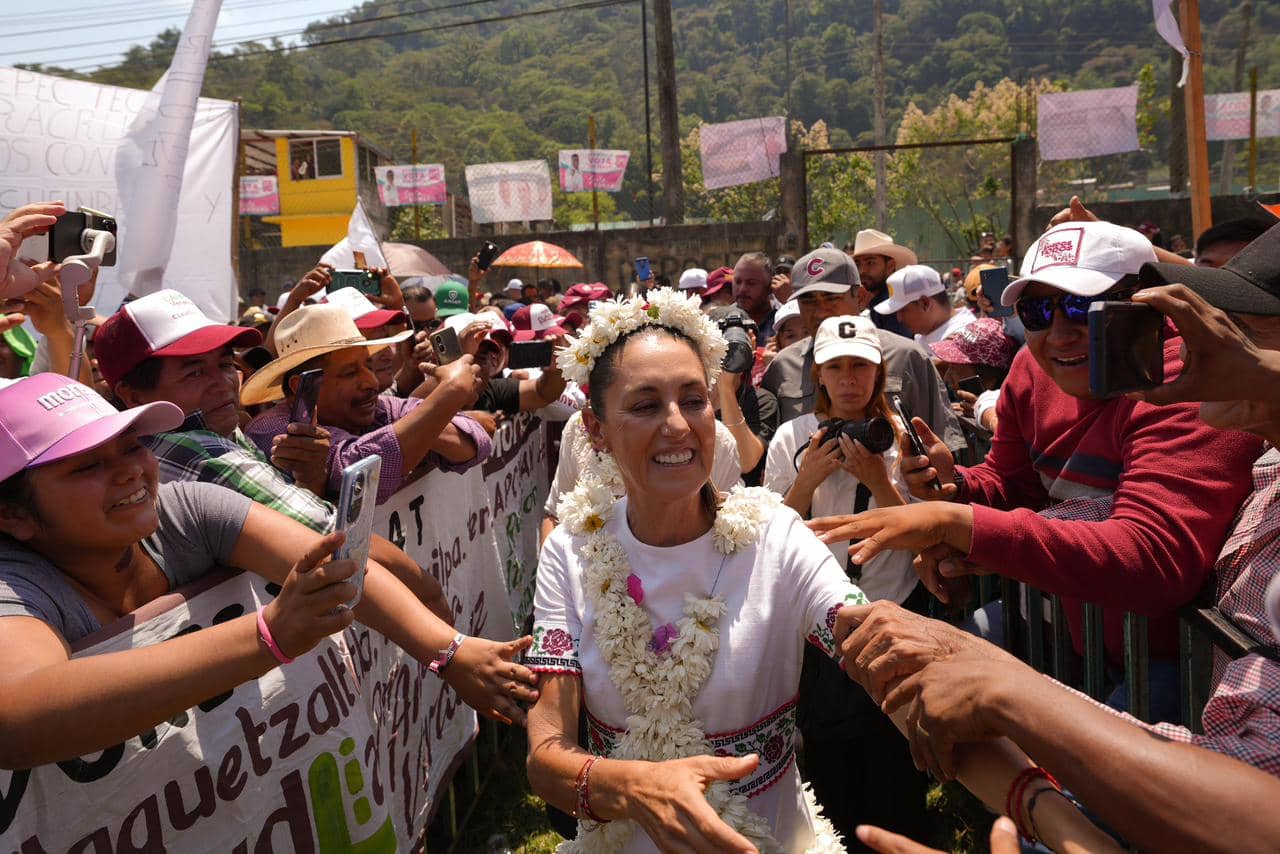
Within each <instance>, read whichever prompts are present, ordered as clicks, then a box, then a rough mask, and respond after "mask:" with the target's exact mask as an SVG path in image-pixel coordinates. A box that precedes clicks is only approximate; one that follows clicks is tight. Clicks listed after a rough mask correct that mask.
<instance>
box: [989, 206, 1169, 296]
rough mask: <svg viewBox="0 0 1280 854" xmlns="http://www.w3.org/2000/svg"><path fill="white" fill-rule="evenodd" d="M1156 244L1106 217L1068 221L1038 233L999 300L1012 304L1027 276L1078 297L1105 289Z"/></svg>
mask: <svg viewBox="0 0 1280 854" xmlns="http://www.w3.org/2000/svg"><path fill="white" fill-rule="evenodd" d="M1156 260H1157V259H1156V250H1155V248H1154V247H1153V246H1152V245H1151V241H1150V240H1148V239H1147V238H1146V237H1144V236H1143V235H1142V233H1141V232H1138V231H1135V230H1134V229H1132V228H1125V227H1124V226H1121V225H1115V224H1114V223H1110V222H1068V223H1063V224H1062V225H1059V226H1057V227H1056V228H1051V229H1049V230H1048V231H1046V232H1045V233H1044V235H1043V236H1041V238H1040V239H1039V240H1037V241H1036V244H1035V246H1033V247H1032V248H1031V251H1030V252H1028V253H1027V255H1026V257H1025V258H1023V259H1022V269H1021V270H1020V271H1019V277H1018V278H1017V279H1016V280H1014V281H1013V282H1010V283H1009V286H1008V287H1007V288H1005V289H1004V293H1003V294H1002V295H1001V297H1000V303H1001V304H1002V305H1013V304H1014V303H1016V302H1017V301H1018V297H1020V296H1022V291H1023V289H1024V288H1026V286H1027V285H1029V284H1031V283H1032V282H1041V283H1042V284H1046V285H1048V286H1050V287H1052V288H1057V289H1058V290H1061V291H1066V292H1067V293H1069V294H1075V295H1076V296H1082V297H1094V296H1097V295H1098V294H1100V293H1102V292H1103V291H1107V290H1110V289H1111V288H1112V287H1114V286H1115V284H1116V282H1118V281H1120V280H1121V279H1122V278H1124V277H1125V276H1127V275H1130V274H1134V275H1136V274H1137V272H1138V270H1140V269H1141V268H1142V265H1143V264H1147V263H1155V261H1156Z"/></svg>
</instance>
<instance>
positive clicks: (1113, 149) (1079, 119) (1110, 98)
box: [1037, 86, 1138, 160]
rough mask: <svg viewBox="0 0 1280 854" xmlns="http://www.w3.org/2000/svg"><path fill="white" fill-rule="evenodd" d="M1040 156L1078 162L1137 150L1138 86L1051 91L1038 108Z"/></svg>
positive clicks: (1041, 100)
mask: <svg viewBox="0 0 1280 854" xmlns="http://www.w3.org/2000/svg"><path fill="white" fill-rule="evenodd" d="M1038 112H1039V115H1038V118H1037V122H1038V128H1037V132H1038V135H1039V138H1040V157H1041V159H1043V160H1077V159H1079V158H1083V157H1101V156H1103V155H1105V154H1122V153H1124V152H1126V151H1137V150H1138V87H1137V86H1121V87H1118V88H1115V89H1086V90H1084V91H1083V92H1050V93H1047V94H1044V95H1041V96H1040V101H1039V107H1038Z"/></svg>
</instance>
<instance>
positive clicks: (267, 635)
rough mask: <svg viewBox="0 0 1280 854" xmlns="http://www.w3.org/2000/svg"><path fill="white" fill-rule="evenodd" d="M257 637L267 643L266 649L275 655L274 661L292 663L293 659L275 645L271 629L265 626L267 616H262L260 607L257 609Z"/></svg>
mask: <svg viewBox="0 0 1280 854" xmlns="http://www.w3.org/2000/svg"><path fill="white" fill-rule="evenodd" d="M258 639H259V640H261V641H262V642H263V643H265V644H266V645H267V649H269V650H271V654H272V655H274V656H275V657H276V661H278V662H280V663H281V664H293V659H292V658H290V657H289V656H287V655H285V654H284V651H283V650H281V649H280V647H278V646H276V641H275V638H273V637H271V629H270V628H269V627H268V626H267V618H266V617H264V616H262V609H261V608H259V609H258Z"/></svg>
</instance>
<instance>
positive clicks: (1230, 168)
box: [1219, 0, 1253, 196]
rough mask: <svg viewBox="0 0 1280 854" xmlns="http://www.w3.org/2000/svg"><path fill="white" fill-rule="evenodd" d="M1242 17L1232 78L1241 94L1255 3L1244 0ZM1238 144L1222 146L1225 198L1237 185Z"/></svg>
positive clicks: (1233, 90) (1232, 87)
mask: <svg viewBox="0 0 1280 854" xmlns="http://www.w3.org/2000/svg"><path fill="white" fill-rule="evenodd" d="M1240 16H1241V17H1242V18H1243V19H1244V20H1243V21H1242V22H1241V24H1240V44H1239V45H1237V46H1236V67H1235V73H1234V74H1233V76H1232V78H1231V79H1232V84H1231V91H1232V92H1239V91H1240V89H1241V87H1242V86H1244V61H1245V54H1247V53H1248V52H1249V25H1250V23H1251V20H1252V18H1253V3H1252V2H1251V0H1244V5H1242V6H1241V7H1240ZM1235 154H1236V144H1235V143H1234V142H1232V141H1231V140H1227V141H1226V142H1224V143H1223V144H1222V185H1221V189H1220V190H1219V192H1220V193H1222V195H1224V196H1229V195H1231V185H1232V184H1234V183H1235Z"/></svg>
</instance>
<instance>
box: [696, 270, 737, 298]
mask: <svg viewBox="0 0 1280 854" xmlns="http://www.w3.org/2000/svg"><path fill="white" fill-rule="evenodd" d="M731 284H733V268H732V267H717V268H716V269H714V270H712V271H711V272H710V273H707V289H706V290H705V291H703V292H702V296H703V297H704V298H706V297H709V296H711V295H712V294H716V293H719V292H720V289H721V288H723V287H724V286H725V285H731Z"/></svg>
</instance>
